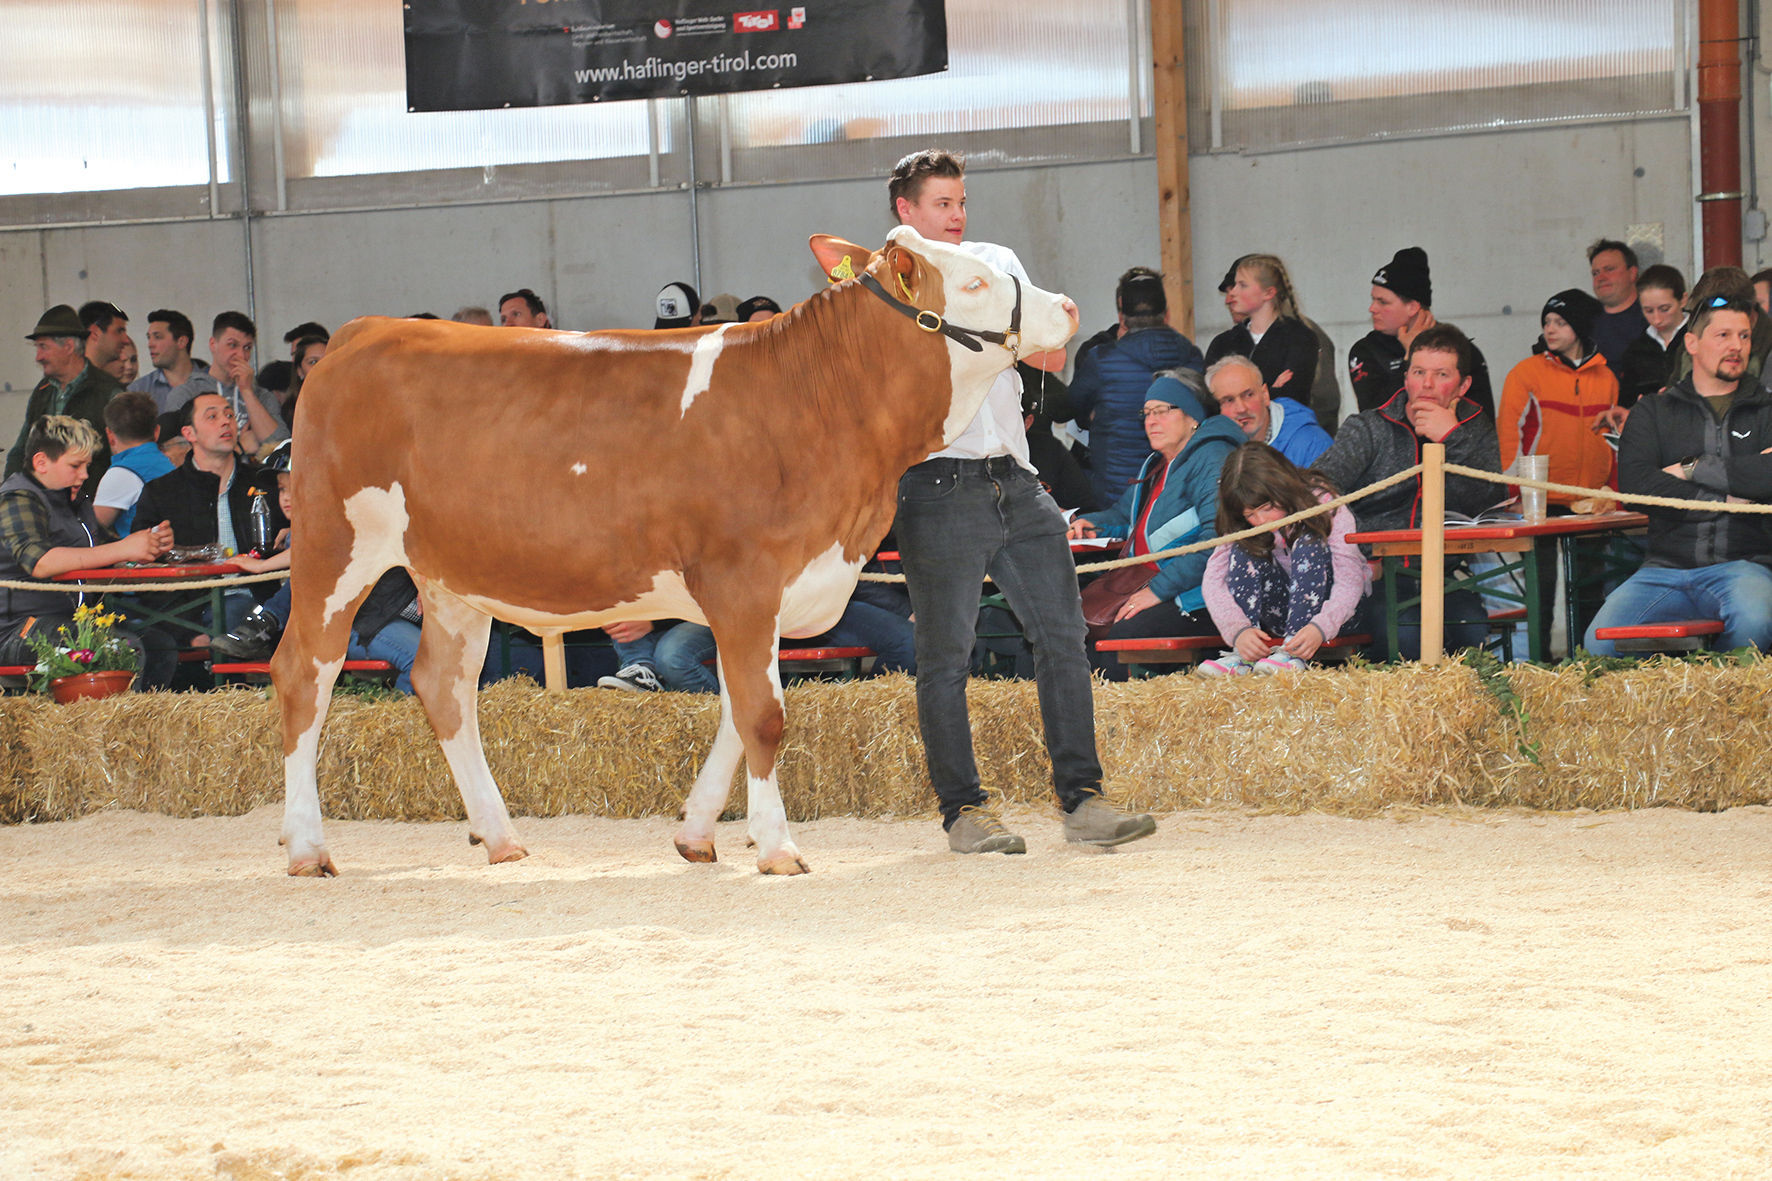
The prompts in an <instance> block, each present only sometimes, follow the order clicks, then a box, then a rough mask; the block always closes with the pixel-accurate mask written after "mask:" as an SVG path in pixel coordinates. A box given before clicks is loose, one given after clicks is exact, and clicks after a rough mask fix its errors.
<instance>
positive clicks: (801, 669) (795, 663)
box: [702, 648, 875, 681]
mask: <svg viewBox="0 0 1772 1181" xmlns="http://www.w3.org/2000/svg"><path fill="white" fill-rule="evenodd" d="M874 655H875V653H874V650H873V649H872V648H783V649H781V650H780V651H778V652H776V654H775V660H776V663H777V665H779V666H780V668H781V671H782V674H783V675H784V676H786V677H788V678H793V679H797V678H810V677H816V676H818V675H819V674H820V673H831V672H834V673H840V674H841V675H840V676H839V677H838V678H837V679H838V680H841V681H853V680H856V679H858V678H859V677H860V676H861V662H862V661H864V660H872V659H873V658H874ZM702 663H703V664H705V665H707V666H708V667H709V668H712V667H714V664H715V657H712V656H710V657H708V658H707V659H706V660H704V661H702Z"/></svg>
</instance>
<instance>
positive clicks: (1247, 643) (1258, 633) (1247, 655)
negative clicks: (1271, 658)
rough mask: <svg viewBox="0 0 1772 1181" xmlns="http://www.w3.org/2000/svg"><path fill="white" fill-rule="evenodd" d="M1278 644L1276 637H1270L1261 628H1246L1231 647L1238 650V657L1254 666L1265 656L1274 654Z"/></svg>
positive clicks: (1239, 633) (1238, 634)
mask: <svg viewBox="0 0 1772 1181" xmlns="http://www.w3.org/2000/svg"><path fill="white" fill-rule="evenodd" d="M1276 642H1277V641H1276V640H1275V639H1274V637H1272V636H1270V635H1268V634H1267V633H1266V632H1264V631H1262V630H1261V629H1260V628H1259V627H1246V628H1244V629H1243V630H1242V631H1240V632H1238V633H1237V639H1236V642H1235V643H1234V644H1232V645H1231V647H1233V648H1235V649H1236V650H1237V655H1238V656H1241V657H1242V658H1243V659H1244V660H1247V661H1248V662H1249V663H1250V664H1254V663H1255V662H1256V661H1257V660H1260V659H1261V658H1262V657H1263V656H1266V655H1267V654H1268V653H1270V652H1272V651H1273V650H1274V644H1275V643H1276Z"/></svg>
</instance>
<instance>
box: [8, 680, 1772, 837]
mask: <svg viewBox="0 0 1772 1181" xmlns="http://www.w3.org/2000/svg"><path fill="white" fill-rule="evenodd" d="M1502 677H1503V678H1504V681H1503V682H1495V683H1496V684H1502V683H1505V685H1507V686H1511V688H1512V690H1513V692H1514V693H1516V694H1517V695H1518V697H1519V698H1520V701H1521V703H1522V705H1523V708H1524V710H1525V713H1526V719H1527V721H1526V731H1525V733H1524V734H1523V735H1522V733H1521V731H1520V729H1519V727H1518V725H1517V723H1516V722H1515V721H1514V720H1513V719H1512V717H1511V715H1510V714H1509V713H1508V712H1507V711H1505V710H1504V709H1503V706H1502V703H1501V701H1500V700H1499V699H1498V697H1497V695H1496V694H1495V693H1492V692H1491V691H1490V689H1489V688H1486V687H1485V685H1484V683H1483V681H1482V679H1481V678H1480V677H1479V676H1478V675H1477V673H1476V672H1475V671H1474V670H1472V669H1470V668H1467V667H1465V666H1463V665H1460V664H1445V665H1440V666H1437V667H1434V668H1424V667H1421V666H1419V665H1408V666H1402V667H1398V668H1389V667H1378V668H1348V669H1326V670H1321V671H1313V672H1310V673H1307V674H1304V675H1302V676H1282V677H1272V678H1267V677H1245V678H1239V679H1236V680H1218V681H1213V680H1205V679H1201V678H1198V677H1193V676H1183V675H1175V676H1164V677H1157V678H1153V679H1151V680H1148V681H1136V682H1132V683H1129V684H1099V683H1098V684H1097V686H1096V692H1095V701H1096V730H1097V739H1098V747H1099V749H1100V751H1101V756H1102V762H1103V768H1104V772H1105V786H1106V788H1107V790H1108V791H1109V793H1110V794H1112V795H1113V796H1114V797H1115V798H1117V799H1120V800H1122V801H1124V802H1125V803H1126V804H1128V805H1129V806H1133V807H1137V808H1142V809H1148V810H1152V811H1172V810H1177V809H1184V808H1239V809H1256V810H1265V811H1281V812H1301V811H1307V810H1321V811H1328V812H1335V813H1340V814H1344V815H1368V814H1371V813H1373V812H1376V811H1378V810H1380V809H1383V808H1387V807H1410V806H1422V805H1440V804H1449V803H1460V804H1476V805H1497V806H1503V805H1518V806H1525V807H1534V808H1573V807H1588V808H1619V807H1643V806H1649V805H1675V806H1679V807H1688V808H1703V809H1711V808H1723V807H1733V806H1736V805H1741V804H1753V803H1772V786H1769V785H1772V741H1769V740H1768V739H1769V738H1772V735H1769V734H1768V733H1767V730H1768V729H1769V728H1772V720H1769V719H1772V708H1769V707H1772V665H1768V664H1754V665H1751V666H1747V667H1714V666H1707V665H1698V664H1687V663H1683V662H1678V661H1655V662H1650V663H1648V664H1645V665H1642V666H1640V667H1637V668H1634V669H1631V670H1627V671H1622V672H1611V673H1608V674H1606V675H1603V676H1598V677H1594V676H1593V675H1592V674H1591V673H1590V672H1589V671H1588V670H1586V669H1584V668H1580V667H1574V666H1566V667H1564V668H1561V669H1541V668H1534V667H1527V666H1513V667H1510V668H1509V669H1507V670H1506V671H1505V672H1504V673H1503V674H1502ZM967 700H968V702H969V707H970V711H971V720H972V728H973V733H974V740H975V741H974V746H975V751H976V754H977V759H978V766H979V772H980V777H981V779H982V781H983V783H984V785H985V786H986V787H987V788H988V789H990V790H991V791H992V792H994V793H997V794H998V795H1000V796H1001V798H1003V799H1004V800H1005V801H1006V802H1008V803H1011V804H1020V805H1036V806H1049V805H1050V803H1051V801H1052V786H1051V779H1052V772H1051V765H1050V763H1049V761H1048V759H1047V756H1046V751H1045V746H1044V744H1043V742H1042V741H1041V723H1040V712H1039V699H1038V695H1037V692H1036V689H1035V686H1034V685H1033V684H1032V683H1031V682H1028V681H974V682H972V683H971V684H970V685H969V686H968V691H967ZM786 705H787V715H788V724H787V731H786V734H785V736H784V741H783V746H782V749H781V752H780V758H779V775H780V783H781V791H782V797H783V800H784V802H785V803H786V805H787V810H788V816H789V817H790V818H791V819H793V820H796V821H799V820H807V819H813V818H818V817H828V816H861V817H881V816H896V817H928V816H933V814H934V810H935V799H934V794H933V792H931V791H930V788H929V780H928V773H927V770H926V768H925V765H924V758H923V748H922V742H921V738H920V736H919V734H918V730H917V715H916V689H915V684H914V682H913V681H912V680H911V679H910V678H908V677H904V676H887V677H876V678H873V679H871V680H868V681H861V682H853V683H833V682H809V683H805V684H801V685H796V686H794V687H792V688H790V689H788V690H787V692H786ZM719 716H720V703H719V699H718V698H717V697H715V696H714V695H711V694H683V693H657V694H651V693H648V694H637V693H612V692H608V691H606V690H595V689H584V690H573V691H571V692H568V693H563V694H549V693H545V692H543V691H542V690H541V689H540V688H539V687H537V686H536V685H535V684H533V683H532V682H529V681H526V680H517V681H508V682H502V683H500V684H498V685H495V686H493V687H491V688H489V689H487V690H484V691H483V692H482V693H481V694H480V698H479V717H480V725H481V734H482V738H483V740H484V745H485V750H486V758H487V763H488V765H489V766H490V767H491V769H492V772H493V775H494V777H495V778H496V779H497V780H498V782H499V785H500V786H501V788H502V789H503V791H504V793H505V798H506V800H507V801H508V803H509V805H510V808H511V811H512V812H513V813H515V814H517V815H541V816H558V815H565V814H592V815H604V816H618V817H642V816H656V815H672V814H674V813H675V812H676V811H677V809H678V808H679V807H680V806H681V803H682V800H683V798H684V796H685V795H686V794H687V792H688V790H689V788H690V785H691V784H692V783H693V782H694V779H695V774H696V771H697V770H698V769H699V768H700V766H701V763H702V761H703V760H704V759H705V758H706V757H707V753H708V749H709V747H710V746H711V744H712V742H713V738H714V733H715V730H716V728H717V726H718V725H719ZM1523 738H1524V739H1525V740H1528V741H1530V742H1531V743H1534V744H1535V746H1534V747H1533V750H1534V751H1535V752H1536V754H1537V756H1538V762H1536V763H1535V762H1533V761H1532V759H1531V758H1530V757H1528V755H1527V754H1525V753H1522V751H1521V744H1522V739H1523ZM318 770H319V777H320V799H321V806H322V809H323V810H324V812H325V813H326V814H327V815H328V816H333V817H340V818H352V819H393V820H449V819H456V820H459V819H460V818H461V816H462V804H461V798H460V795H459V794H458V793H457V791H456V788H455V784H454V780H453V778H452V777H451V775H450V772H449V768H448V766H447V764H446V762H445V761H444V758H443V754H442V751H441V748H440V746H439V744H438V742H437V740H436V737H435V736H434V735H433V734H432V732H431V729H430V725H429V723H428V721H427V720H426V718H425V715H424V712H423V710H422V709H421V708H420V707H419V705H418V703H417V701H415V700H414V699H412V698H392V699H386V700H366V699H364V698H360V697H354V696H348V695H341V696H339V697H337V698H335V699H334V702H333V705H332V710H331V715H330V717H329V718H328V722H327V727H326V733H325V737H324V739H323V742H322V745H321V750H320V761H319V768H318ZM281 789H282V758H281V752H280V743H279V740H278V730H277V713H276V708H275V706H274V705H273V704H272V703H271V702H270V701H269V700H268V699H267V696H266V694H265V693H264V692H263V691H262V690H254V689H231V690H222V691H218V692H214V693H181V694H167V693H146V694H123V695H121V696H118V697H113V698H108V699H106V700H103V701H86V702H75V703H73V704H70V705H55V704H53V703H51V702H49V701H47V700H46V699H43V698H38V697H21V698H9V699H4V700H0V820H5V821H8V822H17V821H21V820H59V819H68V818H72V817H77V816H82V815H85V814H87V813H89V812H93V811H97V810H99V809H104V808H131V809H140V810H143V811H150V812H159V813H163V814H166V815H170V816H202V815H229V814H239V813H243V812H246V811H248V810H250V809H252V808H255V807H259V806H260V805H263V804H266V803H274V802H276V801H277V800H278V799H279V798H280V796H281ZM731 804H732V814H739V813H742V811H743V809H744V806H745V794H744V791H743V784H742V779H741V781H740V782H738V783H736V784H735V785H734V791H733V794H732V801H731Z"/></svg>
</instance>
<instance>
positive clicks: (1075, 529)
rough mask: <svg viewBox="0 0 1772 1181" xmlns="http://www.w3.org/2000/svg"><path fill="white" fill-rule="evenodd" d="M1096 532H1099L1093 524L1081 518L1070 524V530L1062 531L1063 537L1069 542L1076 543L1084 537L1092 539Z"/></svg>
mask: <svg viewBox="0 0 1772 1181" xmlns="http://www.w3.org/2000/svg"><path fill="white" fill-rule="evenodd" d="M1098 532H1100V531H1099V530H1098V529H1096V527H1095V524H1094V523H1093V522H1091V521H1085V520H1084V519H1083V518H1082V517H1078V518H1077V519H1076V520H1074V521H1072V522H1071V526H1070V528H1069V529H1066V530H1065V531H1064V535H1065V536H1066V537H1067V538H1069V539H1070V540H1072V541H1076V540H1078V539H1080V538H1084V537H1094V536H1095V535H1096V534H1097V533H1098Z"/></svg>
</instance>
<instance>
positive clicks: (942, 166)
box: [886, 148, 966, 221]
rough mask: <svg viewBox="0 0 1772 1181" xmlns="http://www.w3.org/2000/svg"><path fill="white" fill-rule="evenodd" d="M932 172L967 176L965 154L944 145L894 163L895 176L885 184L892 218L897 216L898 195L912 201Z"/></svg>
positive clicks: (913, 203)
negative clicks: (947, 149)
mask: <svg viewBox="0 0 1772 1181" xmlns="http://www.w3.org/2000/svg"><path fill="white" fill-rule="evenodd" d="M932 176H940V177H945V178H947V179H949V180H964V179H966V157H964V156H962V155H960V154H959V153H958V152H949V151H946V150H945V149H942V148H928V149H925V150H924V151H921V152H912V153H911V154H910V155H908V156H906V157H905V158H904V159H902V160H900V161H899V162H898V163H897V164H894V165H893V166H892V179H891V180H890V181H888V182H887V184H886V209H887V212H889V213H891V214H892V220H893V221H897V220H898V199H899V198H900V197H903V198H904V199H905V200H906V201H909V202H910V203H911V204H912V205H915V204H916V203H917V200H918V199H919V198H920V197H922V195H923V182H925V181H927V180H928V179H929V178H930V177H932Z"/></svg>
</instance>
